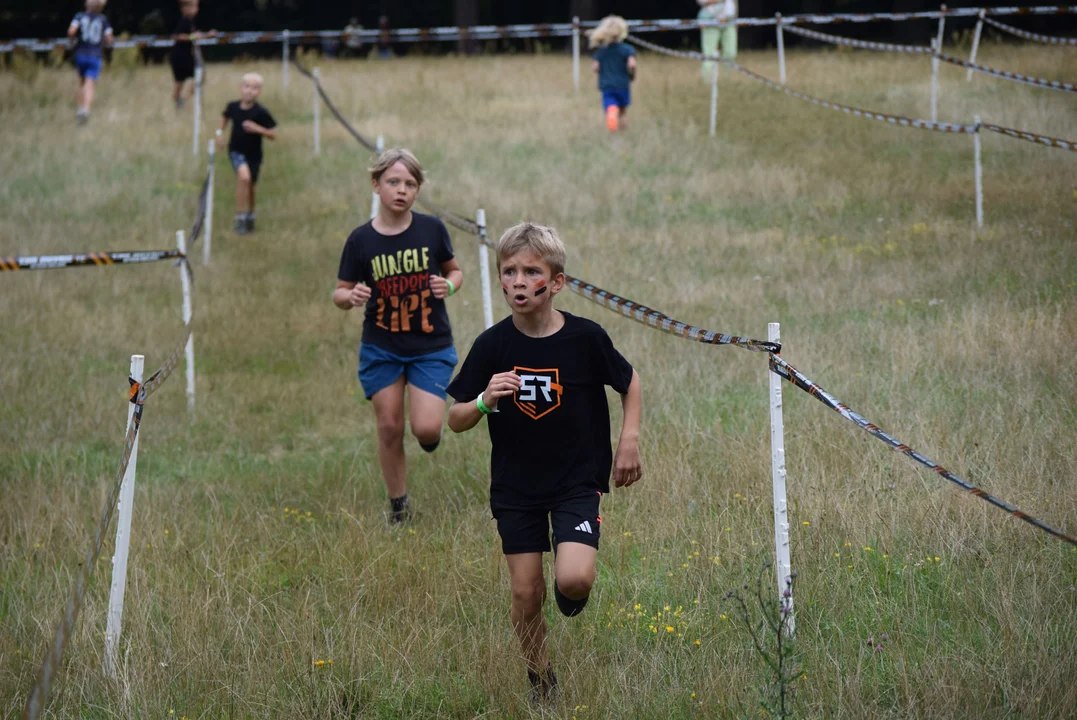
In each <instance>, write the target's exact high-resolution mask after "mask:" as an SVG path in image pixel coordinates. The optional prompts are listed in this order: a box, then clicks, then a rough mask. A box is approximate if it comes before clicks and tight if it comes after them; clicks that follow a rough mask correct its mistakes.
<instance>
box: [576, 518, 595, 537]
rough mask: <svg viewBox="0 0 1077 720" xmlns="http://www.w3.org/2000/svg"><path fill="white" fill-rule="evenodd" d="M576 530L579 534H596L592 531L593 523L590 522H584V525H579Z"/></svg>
mask: <svg viewBox="0 0 1077 720" xmlns="http://www.w3.org/2000/svg"><path fill="white" fill-rule="evenodd" d="M575 529H576V530H578V531H579V532H585V533H587V534H588V535H594V534H595V533H594V531H593V530H591V523H590V522H588V521H587V520H584V521H583V522H582V523H580V524H579V525H577V526H576V527H575Z"/></svg>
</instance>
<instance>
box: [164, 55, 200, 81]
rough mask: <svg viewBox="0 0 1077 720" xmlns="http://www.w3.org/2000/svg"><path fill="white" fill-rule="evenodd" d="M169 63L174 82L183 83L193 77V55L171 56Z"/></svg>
mask: <svg viewBox="0 0 1077 720" xmlns="http://www.w3.org/2000/svg"><path fill="white" fill-rule="evenodd" d="M169 61H170V62H169V64H170V65H171V66H172V77H173V78H174V79H175V81H176V82H183V81H185V80H190V79H191V78H193V77H194V55H190V56H184V55H179V56H177V55H173V56H172V57H171V58H169Z"/></svg>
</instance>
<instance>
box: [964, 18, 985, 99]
mask: <svg viewBox="0 0 1077 720" xmlns="http://www.w3.org/2000/svg"><path fill="white" fill-rule="evenodd" d="M986 14H987V11H986V10H980V14H979V15H977V16H976V30H975V31H973V33H972V52H970V53H969V62H970V63H974V62H976V53H977V52H979V50H980V35H981V34H982V33H983V31H984V15H986ZM971 81H972V68H969V69H968V72H967V73H965V82H971Z"/></svg>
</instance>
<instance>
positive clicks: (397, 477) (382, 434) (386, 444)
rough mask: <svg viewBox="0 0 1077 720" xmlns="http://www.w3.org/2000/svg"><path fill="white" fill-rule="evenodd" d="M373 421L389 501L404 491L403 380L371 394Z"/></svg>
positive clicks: (405, 464)
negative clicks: (376, 426)
mask: <svg viewBox="0 0 1077 720" xmlns="http://www.w3.org/2000/svg"><path fill="white" fill-rule="evenodd" d="M371 400H372V401H373V402H374V417H375V419H376V421H377V424H378V460H380V461H381V475H382V477H383V478H384V479H385V488H386V489H387V490H388V491H389V497H391V498H398V497H400V496H402V495H404V494H405V493H407V491H408V487H407V460H406V458H405V457H404V376H403V375H401V376H400V377H399V378H397V380H396V382H394V383H393V384H392V385H390V386H389V387H386V388H382V389H381V390H379V391H378V392H376V393H374V396H373V397H372V398H371Z"/></svg>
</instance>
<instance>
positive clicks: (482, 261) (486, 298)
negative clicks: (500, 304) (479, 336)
mask: <svg viewBox="0 0 1077 720" xmlns="http://www.w3.org/2000/svg"><path fill="white" fill-rule="evenodd" d="M475 224H476V225H478V226H479V281H480V283H481V285H482V321H483V323H484V326H485V327H486V328H490V327H491V326H492V325H493V324H494V300H493V297H492V296H491V294H490V248H488V247H487V246H486V242H487V239H486V211H485V210H483V209H482V208H479V209H478V210H476V211H475Z"/></svg>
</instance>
